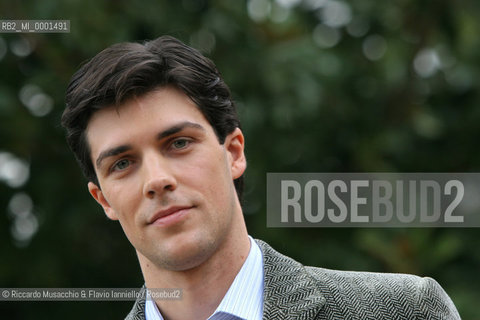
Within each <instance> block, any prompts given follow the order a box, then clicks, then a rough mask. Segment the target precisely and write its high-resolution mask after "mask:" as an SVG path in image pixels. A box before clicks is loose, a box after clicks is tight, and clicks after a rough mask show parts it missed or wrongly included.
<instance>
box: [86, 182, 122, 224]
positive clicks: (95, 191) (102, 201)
mask: <svg viewBox="0 0 480 320" xmlns="http://www.w3.org/2000/svg"><path fill="white" fill-rule="evenodd" d="M88 191H89V192H90V194H91V195H92V197H93V198H94V199H95V201H97V202H98V204H99V205H101V206H102V208H103V211H105V214H106V215H107V217H108V218H109V219H111V220H118V217H117V214H116V212H115V210H113V208H112V207H110V204H109V203H108V201H107V199H106V198H105V196H104V195H103V192H102V190H101V189H100V188H99V187H98V186H97V185H96V184H95V183H93V182H89V183H88Z"/></svg>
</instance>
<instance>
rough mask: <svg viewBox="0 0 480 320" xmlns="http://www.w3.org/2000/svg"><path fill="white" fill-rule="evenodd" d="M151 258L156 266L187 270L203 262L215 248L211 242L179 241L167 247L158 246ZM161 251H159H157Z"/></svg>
mask: <svg viewBox="0 0 480 320" xmlns="http://www.w3.org/2000/svg"><path fill="white" fill-rule="evenodd" d="M158 249H159V250H156V253H157V254H154V255H153V257H151V259H149V260H151V261H152V262H153V263H154V264H155V265H156V266H157V267H158V268H161V269H166V270H170V271H187V270H191V269H195V268H196V267H198V266H200V265H202V264H203V263H205V262H206V261H207V260H208V259H209V258H210V257H211V256H212V255H213V254H214V253H215V250H216V246H215V244H214V243H213V242H209V241H206V239H203V241H181V242H178V241H177V242H176V243H175V244H173V245H172V246H169V247H168V248H165V247H163V248H161V249H160V248H158ZM159 252H161V253H159Z"/></svg>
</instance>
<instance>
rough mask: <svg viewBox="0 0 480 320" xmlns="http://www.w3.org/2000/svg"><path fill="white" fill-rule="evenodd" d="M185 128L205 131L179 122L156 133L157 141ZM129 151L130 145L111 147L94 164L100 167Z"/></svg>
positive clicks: (198, 125) (199, 126)
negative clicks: (106, 161)
mask: <svg viewBox="0 0 480 320" xmlns="http://www.w3.org/2000/svg"><path fill="white" fill-rule="evenodd" d="M187 128H192V129H197V130H201V131H206V130H205V128H204V127H203V126H201V125H200V124H198V123H195V122H190V121H185V122H181V123H179V124H176V125H174V126H172V127H170V128H168V129H165V130H163V131H161V132H160V133H158V134H157V140H161V139H164V138H166V137H168V136H171V135H174V134H176V133H178V132H181V131H182V130H184V129H187ZM131 149H132V146H131V145H121V146H118V147H113V148H110V149H107V150H105V151H102V152H101V153H100V154H99V155H98V157H97V160H96V161H95V163H96V165H97V168H100V167H101V165H102V161H103V160H105V159H106V158H109V157H114V156H117V155H119V154H122V153H124V152H126V151H128V150H131Z"/></svg>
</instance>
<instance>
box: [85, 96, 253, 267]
mask: <svg viewBox="0 0 480 320" xmlns="http://www.w3.org/2000/svg"><path fill="white" fill-rule="evenodd" d="M87 140H88V143H89V146H90V150H91V155H90V157H91V160H92V162H93V164H94V167H95V171H96V174H97V177H98V181H99V186H96V185H95V184H93V183H91V182H90V183H89V185H88V187H89V190H90V193H91V194H92V196H93V197H94V198H95V199H96V200H97V201H98V202H99V203H100V205H101V206H102V207H103V209H104V211H105V213H106V214H107V216H108V217H109V218H111V219H114V220H119V221H120V224H121V225H122V228H123V230H124V232H125V234H126V235H127V237H128V239H129V240H130V242H131V243H132V245H133V246H134V247H135V248H136V250H137V253H138V254H139V255H141V256H143V257H145V258H147V259H148V260H150V261H151V262H153V263H154V264H155V265H156V266H157V267H160V268H165V269H169V270H186V269H189V268H192V267H195V266H197V265H199V264H200V263H202V262H203V261H205V260H206V259H208V257H209V256H211V255H212V254H213V253H214V252H215V251H216V250H217V249H218V248H219V247H220V246H221V244H222V242H223V241H225V239H226V237H228V236H229V234H232V233H234V232H233V231H234V229H235V228H236V223H234V221H235V217H236V215H237V216H238V215H241V209H240V206H239V203H238V199H237V196H236V193H235V189H234V186H233V179H236V178H238V177H240V176H241V175H242V174H243V171H244V170H245V166H246V163H245V157H244V154H243V146H244V141H243V135H242V133H241V131H240V129H236V130H235V131H234V132H232V133H231V134H229V135H228V136H227V137H226V139H225V143H224V144H223V145H220V144H219V142H218V139H217V137H216V135H215V133H214V131H213V128H212V127H211V125H210V124H209V123H208V121H207V120H206V119H205V117H204V116H203V114H202V113H201V112H200V111H199V109H198V108H197V107H196V105H195V104H194V103H193V102H192V101H191V100H190V99H189V98H188V97H187V96H186V95H185V94H183V93H182V92H181V91H179V90H177V89H175V88H173V87H165V88H160V89H158V90H155V91H153V92H150V93H148V94H146V95H144V96H141V97H140V98H135V99H131V100H129V101H127V102H126V103H124V104H122V105H121V106H120V107H118V108H115V107H107V108H105V109H102V110H100V111H97V112H96V113H95V114H94V115H93V116H92V118H91V119H90V121H89V124H88V127H87Z"/></svg>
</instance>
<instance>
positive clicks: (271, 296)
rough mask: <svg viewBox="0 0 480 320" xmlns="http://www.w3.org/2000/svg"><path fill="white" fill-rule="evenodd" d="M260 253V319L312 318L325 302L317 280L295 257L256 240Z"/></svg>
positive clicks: (305, 319)
mask: <svg viewBox="0 0 480 320" xmlns="http://www.w3.org/2000/svg"><path fill="white" fill-rule="evenodd" d="M256 241H257V243H258V245H259V246H260V249H261V250H262V253H263V263H264V267H263V268H264V277H265V279H264V292H263V320H270V319H304V320H307V319H314V318H315V315H317V314H318V312H319V311H320V309H321V308H322V307H323V306H324V305H325V302H326V300H325V298H324V297H323V296H322V294H321V292H320V289H319V286H318V285H317V283H318V281H317V280H316V279H315V278H314V277H313V276H312V275H310V274H309V273H308V271H307V269H306V268H305V267H304V266H303V265H302V264H300V263H298V262H296V261H295V260H293V259H291V258H289V257H286V256H284V255H282V254H280V253H278V252H276V251H275V250H274V249H272V247H270V246H269V245H268V244H266V243H265V242H263V241H261V240H256Z"/></svg>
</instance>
